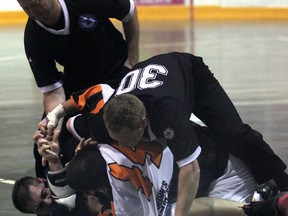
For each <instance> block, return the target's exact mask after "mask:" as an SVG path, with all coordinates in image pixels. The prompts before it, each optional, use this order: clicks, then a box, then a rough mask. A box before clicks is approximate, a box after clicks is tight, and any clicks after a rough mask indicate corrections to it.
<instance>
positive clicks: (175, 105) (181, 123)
mask: <svg viewBox="0 0 288 216" xmlns="http://www.w3.org/2000/svg"><path fill="white" fill-rule="evenodd" d="M148 118H149V121H150V122H151V127H152V130H153V131H154V133H155V134H156V136H157V137H164V138H165V139H166V141H167V143H168V146H169V148H170V149H171V151H172V153H173V155H174V158H175V160H176V162H177V164H178V166H180V167H181V166H184V165H186V164H188V163H190V162H192V161H193V160H195V159H197V157H198V156H199V154H200V152H201V148H200V147H199V141H198V138H197V136H196V133H195V131H194V128H193V126H192V124H191V121H190V113H188V112H186V111H185V109H184V105H183V104H182V103H181V102H180V101H177V100H175V99H173V98H161V99H160V100H157V101H154V102H153V103H152V106H150V107H149V108H148Z"/></svg>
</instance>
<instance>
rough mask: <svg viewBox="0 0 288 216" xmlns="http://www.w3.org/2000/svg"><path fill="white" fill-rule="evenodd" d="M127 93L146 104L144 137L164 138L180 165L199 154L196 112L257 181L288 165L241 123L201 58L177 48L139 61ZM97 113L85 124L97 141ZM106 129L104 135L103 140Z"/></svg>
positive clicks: (126, 81)
mask: <svg viewBox="0 0 288 216" xmlns="http://www.w3.org/2000/svg"><path fill="white" fill-rule="evenodd" d="M123 93H130V94H133V95H136V96H137V97H138V98H139V99H140V100H141V101H142V102H143V103H144V105H145V107H146V111H147V117H148V127H147V129H146V131H145V134H144V135H145V137H146V138H148V139H150V140H153V139H157V138H163V137H164V138H165V139H166V140H167V143H168V146H169V147H170V149H171V151H172V153H173V155H174V157H175V160H176V161H177V163H178V165H179V166H180V167H181V165H183V164H185V163H186V162H188V163H189V162H191V161H192V160H191V159H193V157H194V159H195V157H197V155H198V154H199V151H200V149H199V147H198V145H199V141H198V137H196V133H195V128H193V125H192V124H191V122H190V114H191V113H194V114H195V116H197V117H198V118H199V119H200V120H201V121H202V122H204V124H206V125H207V126H208V128H209V129H210V130H211V132H212V133H213V136H214V139H215V143H216V148H217V149H219V148H218V147H221V149H225V151H227V152H229V153H231V154H232V155H234V156H236V157H238V158H240V159H242V160H243V161H244V162H246V163H247V164H248V165H249V168H250V169H251V170H252V172H253V174H254V176H255V179H256V181H257V183H258V184H263V183H264V182H266V181H268V180H270V179H272V178H274V177H275V175H278V174H279V175H281V173H283V171H284V170H285V169H286V165H285V163H283V161H282V160H281V159H280V158H279V157H278V156H277V155H275V153H274V152H273V150H272V149H271V147H270V146H269V145H268V144H267V143H266V142H265V141H264V140H263V136H262V135H261V134H260V133H259V132H257V131H255V130H254V129H252V128H251V127H250V126H249V125H247V124H244V123H243V121H242V120H241V118H240V116H239V114H238V112H237V110H236V109H235V107H234V105H233V103H232V101H231V100H230V98H229V97H228V95H227V94H226V92H225V91H224V89H223V88H222V86H221V85H220V84H219V82H218V81H217V79H216V78H215V77H214V76H213V74H212V73H211V71H210V70H209V68H208V66H207V65H205V63H204V62H203V61H202V58H201V57H196V56H193V55H191V54H188V53H187V54H186V53H176V52H174V53H168V54H162V55H158V56H155V57H152V58H150V59H148V60H146V61H143V62H140V63H138V64H136V65H135V66H134V67H133V68H132V70H131V71H130V72H129V73H128V74H127V75H126V76H125V77H124V78H123V79H122V81H121V83H120V85H119V88H118V89H117V90H116V97H117V95H119V94H123ZM97 116H98V117H97V118H96V117H95V118H94V117H89V118H90V119H88V120H87V122H86V128H85V129H86V130H90V133H91V134H89V135H95V136H93V137H95V138H96V140H97V138H98V137H99V131H100V128H101V127H105V125H104V123H101V116H99V115H97ZM93 118H94V119H95V120H93ZM89 121H91V122H92V124H91V123H90V126H91V125H93V126H95V125H99V128H98V129H99V131H97V129H94V130H93V127H90V126H89ZM102 121H103V120H102ZM83 122H85V120H83V121H82V123H83ZM101 124H102V125H101ZM80 125H81V124H80ZM95 128H96V127H95ZM102 130H103V129H102ZM76 131H77V130H76ZM84 132H85V131H84ZM105 133H107V131H106V132H105V131H103V133H101V134H100V135H101V136H102V137H100V138H101V139H102V138H104V136H103V135H104V134H105ZM100 138H99V140H100ZM100 141H101V140H100ZM200 146H201V145H200ZM217 146H218V147H217ZM202 159H203V158H202ZM204 160H205V159H204ZM224 161H225V160H224ZM186 164H187V163H186ZM267 170H268V171H269V170H270V172H267ZM271 170H273V172H272V171H271Z"/></svg>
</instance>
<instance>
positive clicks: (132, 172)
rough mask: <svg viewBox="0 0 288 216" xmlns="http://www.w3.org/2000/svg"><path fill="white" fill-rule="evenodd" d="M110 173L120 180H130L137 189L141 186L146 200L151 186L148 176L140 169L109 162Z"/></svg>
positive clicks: (150, 191)
mask: <svg viewBox="0 0 288 216" xmlns="http://www.w3.org/2000/svg"><path fill="white" fill-rule="evenodd" d="M109 168H110V174H111V175H112V176H114V177H115V178H117V179H118V180H122V181H130V182H131V183H132V185H133V186H134V187H135V189H136V190H137V191H139V190H140V189H141V188H142V193H143V194H144V195H145V196H146V198H147V199H148V200H150V199H149V197H150V194H151V193H152V186H153V184H152V183H151V181H150V179H149V178H146V177H144V176H143V172H142V170H140V169H139V168H138V167H132V168H129V167H125V166H121V165H119V164H117V163H114V164H109Z"/></svg>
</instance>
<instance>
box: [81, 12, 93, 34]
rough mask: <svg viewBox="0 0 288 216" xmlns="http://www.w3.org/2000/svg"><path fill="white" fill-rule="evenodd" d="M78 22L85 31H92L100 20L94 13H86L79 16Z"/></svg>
mask: <svg viewBox="0 0 288 216" xmlns="http://www.w3.org/2000/svg"><path fill="white" fill-rule="evenodd" d="M78 23H79V26H80V27H81V29H83V30H84V31H91V30H93V29H94V28H95V27H96V25H97V23H98V20H97V19H96V18H95V16H93V15H92V14H84V15H81V16H80V17H79V20H78Z"/></svg>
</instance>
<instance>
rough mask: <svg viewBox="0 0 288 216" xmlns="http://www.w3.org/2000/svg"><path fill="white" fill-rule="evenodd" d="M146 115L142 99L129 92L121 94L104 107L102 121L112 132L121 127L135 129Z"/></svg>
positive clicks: (117, 130)
mask: <svg viewBox="0 0 288 216" xmlns="http://www.w3.org/2000/svg"><path fill="white" fill-rule="evenodd" d="M145 116H146V109H145V107H144V104H143V103H142V101H140V100H139V99H138V98H137V97H136V96H134V95H131V94H121V95H118V96H116V97H114V98H112V99H111V100H110V101H108V102H107V104H106V105H105V107H104V116H103V117H104V122H105V125H106V127H107V128H108V129H109V130H111V131H113V132H114V133H118V132H120V131H121V130H122V129H123V128H127V129H130V130H137V129H138V128H139V126H140V123H141V121H142V120H143V118H144V117H145Z"/></svg>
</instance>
